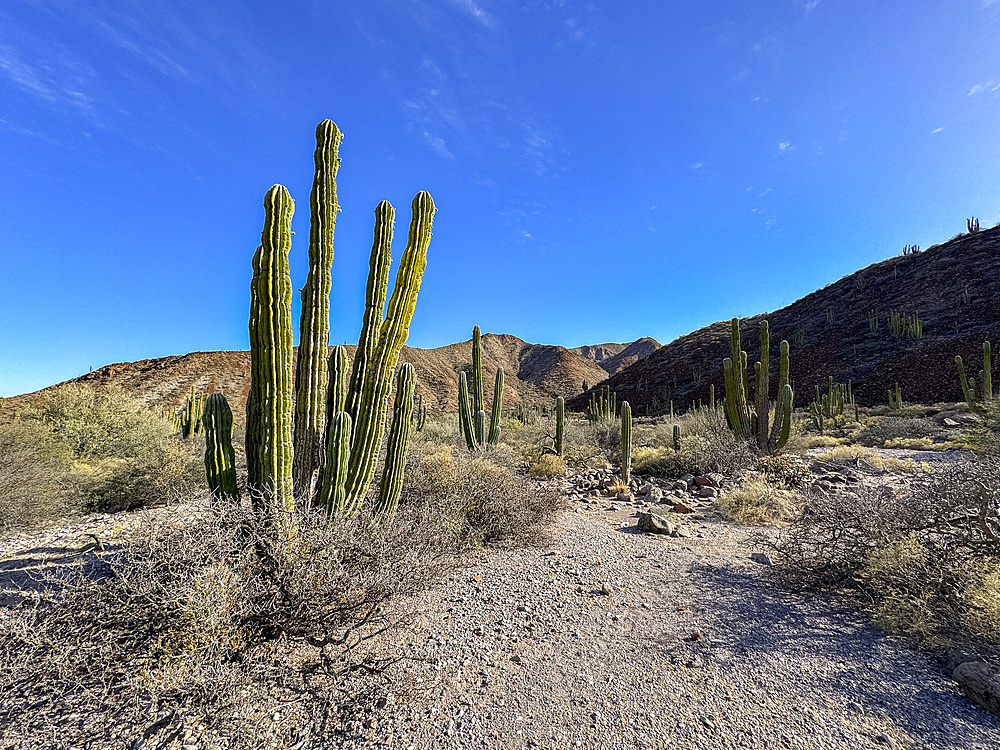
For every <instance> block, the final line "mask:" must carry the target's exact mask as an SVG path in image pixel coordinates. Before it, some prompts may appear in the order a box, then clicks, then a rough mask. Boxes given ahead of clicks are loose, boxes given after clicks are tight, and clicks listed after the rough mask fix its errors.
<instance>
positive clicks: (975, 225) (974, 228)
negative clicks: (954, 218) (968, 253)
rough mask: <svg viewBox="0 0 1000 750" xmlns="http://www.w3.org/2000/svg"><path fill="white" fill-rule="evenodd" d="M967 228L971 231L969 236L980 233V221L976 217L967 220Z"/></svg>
mask: <svg viewBox="0 0 1000 750" xmlns="http://www.w3.org/2000/svg"><path fill="white" fill-rule="evenodd" d="M965 228H966V229H968V230H969V234H976V233H977V232H978V231H979V219H977V218H976V217H975V216H973V217H972V218H971V219H966V220H965Z"/></svg>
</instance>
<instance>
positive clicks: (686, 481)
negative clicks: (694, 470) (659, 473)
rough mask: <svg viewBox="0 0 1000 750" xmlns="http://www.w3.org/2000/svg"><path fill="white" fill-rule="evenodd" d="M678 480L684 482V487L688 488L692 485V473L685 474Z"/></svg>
mask: <svg viewBox="0 0 1000 750" xmlns="http://www.w3.org/2000/svg"><path fill="white" fill-rule="evenodd" d="M678 481H681V482H684V489H689V488H690V487H691V486H693V485H694V474H685V475H684V476H682V477H681V478H680V479H679V480H678Z"/></svg>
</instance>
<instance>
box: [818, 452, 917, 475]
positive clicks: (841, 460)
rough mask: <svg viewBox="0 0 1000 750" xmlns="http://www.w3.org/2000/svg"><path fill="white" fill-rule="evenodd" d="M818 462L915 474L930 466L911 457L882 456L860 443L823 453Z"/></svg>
mask: <svg viewBox="0 0 1000 750" xmlns="http://www.w3.org/2000/svg"><path fill="white" fill-rule="evenodd" d="M815 461H816V463H819V464H829V465H831V466H837V467H845V466H851V467H857V468H861V469H869V470H872V469H874V470H876V471H886V472H895V473H905V474H913V473H917V472H922V471H927V470H928V469H930V466H929V465H928V464H926V463H922V462H918V461H914V460H913V459H910V458H894V457H891V456H880V455H879V454H878V453H876V452H875V451H873V450H870V449H868V448H864V447H862V446H860V445H842V446H839V447H837V448H834V449H833V450H830V451H827V452H826V453H821V454H820V455H818V456H816V458H815Z"/></svg>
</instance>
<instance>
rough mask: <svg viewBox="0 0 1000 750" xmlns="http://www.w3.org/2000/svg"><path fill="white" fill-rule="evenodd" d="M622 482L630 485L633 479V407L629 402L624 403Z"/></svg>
mask: <svg viewBox="0 0 1000 750" xmlns="http://www.w3.org/2000/svg"><path fill="white" fill-rule="evenodd" d="M621 438H622V441H621V452H622V482H623V483H624V484H628V483H629V481H630V480H631V479H632V407H631V406H629V404H628V401H622V435H621Z"/></svg>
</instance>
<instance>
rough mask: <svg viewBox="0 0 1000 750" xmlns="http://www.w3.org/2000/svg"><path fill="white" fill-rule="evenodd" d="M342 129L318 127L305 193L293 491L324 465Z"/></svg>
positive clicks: (299, 491)
mask: <svg viewBox="0 0 1000 750" xmlns="http://www.w3.org/2000/svg"><path fill="white" fill-rule="evenodd" d="M342 138H343V134H342V133H341V132H340V130H339V129H338V128H337V126H336V125H335V124H334V122H333V120H323V122H321V123H320V124H319V125H318V126H317V127H316V150H315V152H314V154H313V161H314V163H315V167H316V170H315V174H314V176H313V184H312V191H311V192H310V194H309V214H310V215H309V274H308V275H307V276H306V283H305V286H303V287H302V291H301V297H302V313H301V316H300V317H299V350H298V359H297V361H296V363H295V426H294V432H293V440H292V443H293V445H294V448H295V457H294V460H293V463H292V482H293V485H294V487H295V494H296V496H297V497H300V498H311V497H312V493H313V486H314V485H315V481H316V475H317V473H318V472H319V470H320V468H321V467H322V465H323V457H324V456H323V454H324V432H325V426H326V381H327V375H328V373H327V347H328V346H329V341H330V269H331V267H332V266H333V229H334V223H335V222H336V220H337V212H338V211H339V210H340V208H339V206H338V205H337V170H338V169H339V168H340V158H339V156H338V150H339V148H340V141H341V139H342Z"/></svg>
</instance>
